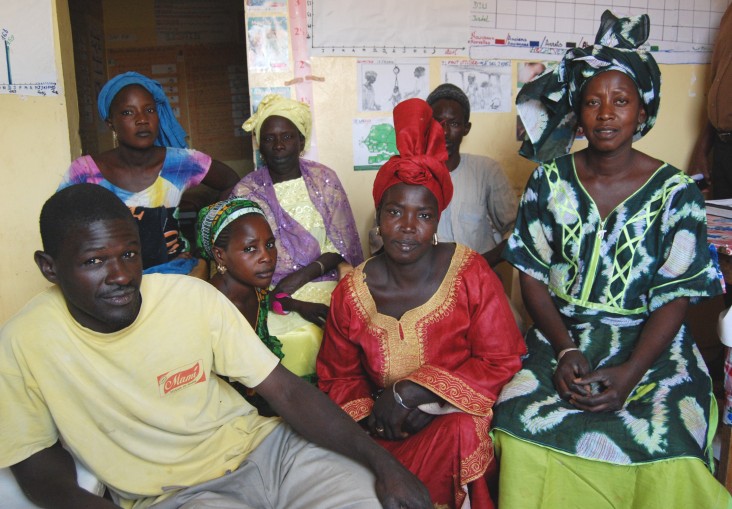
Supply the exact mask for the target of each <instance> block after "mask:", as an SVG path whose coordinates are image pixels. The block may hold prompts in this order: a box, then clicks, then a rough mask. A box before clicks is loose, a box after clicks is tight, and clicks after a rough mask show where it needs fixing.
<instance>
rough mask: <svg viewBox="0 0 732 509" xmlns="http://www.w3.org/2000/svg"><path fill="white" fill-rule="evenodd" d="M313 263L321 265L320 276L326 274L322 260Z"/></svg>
mask: <svg viewBox="0 0 732 509" xmlns="http://www.w3.org/2000/svg"><path fill="white" fill-rule="evenodd" d="M313 263H317V264H318V265H320V275H321V276H322V275H323V274H325V265H323V262H321V261H320V260H313Z"/></svg>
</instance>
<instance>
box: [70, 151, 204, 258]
mask: <svg viewBox="0 0 732 509" xmlns="http://www.w3.org/2000/svg"><path fill="white" fill-rule="evenodd" d="M210 167H211V157H210V156H208V155H206V154H204V153H203V152H198V151H196V150H191V149H181V148H167V149H166V151H165V160H164V161H163V167H162V169H161V170H160V174H159V175H158V178H157V179H156V180H155V182H154V183H153V184H152V185H151V186H150V187H148V188H147V189H143V190H142V191H138V192H133V191H128V190H126V189H122V188H121V187H117V186H116V185H114V184H113V183H111V182H110V181H108V180H107V179H105V178H104V176H103V175H102V172H101V171H100V170H99V168H98V167H97V165H96V163H95V162H94V159H92V157H91V156H82V157H80V158H78V159H76V160H74V161H73V162H72V163H71V166H70V167H69V169H68V170H67V172H66V175H64V177H63V180H62V181H61V184H60V185H59V186H58V189H57V190H58V191H60V190H61V189H63V188H65V187H68V186H71V185H74V184H82V183H89V184H98V185H100V186H102V187H105V188H106V189H109V190H110V191H112V192H113V193H114V194H116V195H117V196H118V197H119V199H121V200H122V201H123V202H125V205H127V206H128V207H129V208H130V210H131V211H132V215H134V216H135V219H137V224H138V226H139V228H140V240H141V242H142V266H143V267H144V268H145V269H147V268H149V267H153V266H155V265H160V264H163V263H166V262H168V261H170V260H173V259H174V258H176V257H177V256H178V255H179V254H180V253H183V252H188V251H190V247H189V244H188V241H187V240H186V239H185V237H183V236H182V235H181V233H180V226H179V223H178V204H180V199H181V196H183V192H184V191H185V190H186V189H189V188H191V187H194V186H197V185H198V184H200V183H201V181H202V180H203V178H204V177H205V176H206V173H208V169H209V168H210Z"/></svg>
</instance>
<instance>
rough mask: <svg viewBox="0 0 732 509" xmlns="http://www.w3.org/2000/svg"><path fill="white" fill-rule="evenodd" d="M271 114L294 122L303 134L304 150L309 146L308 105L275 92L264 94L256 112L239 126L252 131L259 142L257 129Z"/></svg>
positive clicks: (258, 129) (309, 116) (309, 117)
mask: <svg viewBox="0 0 732 509" xmlns="http://www.w3.org/2000/svg"><path fill="white" fill-rule="evenodd" d="M272 115H277V116H278V117H284V118H286V119H287V120H289V121H290V122H292V123H293V124H295V127H297V130H298V131H300V133H301V134H302V135H303V136H305V150H307V149H308V147H309V146H310V130H311V129H312V117H311V115H310V107H309V106H308V105H307V104H305V103H301V102H300V101H295V100H293V99H286V98H284V97H282V96H281V95H277V94H268V95H265V96H264V98H263V99H262V102H260V103H259V108H257V112H256V113H255V114H254V115H252V116H251V117H249V119H248V120H247V121H246V122H244V123H243V124H242V126H241V127H242V129H244V130H245V131H247V132H252V131H254V136H256V138H257V143H259V131H260V130H261V129H262V124H264V121H265V120H267V119H268V118H269V117H271V116H272Z"/></svg>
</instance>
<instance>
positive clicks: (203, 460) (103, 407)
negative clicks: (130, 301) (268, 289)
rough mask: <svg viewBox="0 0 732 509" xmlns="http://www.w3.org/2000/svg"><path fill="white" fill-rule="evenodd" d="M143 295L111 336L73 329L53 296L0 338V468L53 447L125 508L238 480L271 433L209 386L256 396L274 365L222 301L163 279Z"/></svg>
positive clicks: (273, 422) (146, 284) (194, 286)
mask: <svg viewBox="0 0 732 509" xmlns="http://www.w3.org/2000/svg"><path fill="white" fill-rule="evenodd" d="M141 292H142V296H143V299H142V307H141V309H140V313H139V315H138V317H137V319H136V320H135V322H134V323H132V324H131V325H130V326H129V327H127V328H125V329H123V330H121V331H119V332H116V333H112V334H100V333H97V332H94V331H92V330H90V329H87V328H84V327H82V326H80V325H79V324H78V323H77V322H76V321H75V320H74V319H73V318H72V317H71V315H70V314H69V312H68V310H67V308H66V304H65V301H64V299H63V295H62V294H61V291H60V289H59V288H58V287H53V288H50V289H49V290H47V291H46V292H44V293H42V294H40V295H38V296H37V297H36V298H34V299H33V300H31V302H30V303H28V305H26V307H25V308H24V309H23V310H21V311H20V312H19V313H18V314H17V315H16V316H14V317H13V318H12V319H11V320H10V321H9V322H8V323H7V324H6V325H5V326H3V328H2V329H0V416H2V417H1V418H0V467H5V466H9V465H14V464H16V463H18V462H20V461H22V460H24V459H26V458H27V457H29V456H31V455H32V454H34V453H36V452H38V451H41V450H43V449H44V448H47V447H49V446H51V445H53V444H54V443H55V442H56V441H57V440H58V439H59V438H62V439H63V441H64V443H65V445H66V447H67V448H68V449H69V450H70V451H71V452H72V453H73V454H74V456H75V457H77V458H78V459H79V460H80V461H81V462H82V463H84V464H85V465H86V466H87V468H88V469H89V470H90V471H91V472H93V473H94V474H95V475H96V476H97V477H98V478H99V479H100V480H101V481H102V482H104V483H105V484H106V485H108V486H110V487H111V488H112V489H114V490H115V491H116V492H118V493H119V494H121V495H122V496H123V497H124V498H129V499H136V498H137V499H140V498H145V497H158V496H160V495H162V494H163V493H167V494H169V492H170V490H171V488H172V489H176V488H180V487H185V486H191V485H195V484H199V483H201V482H204V481H207V480H210V479H213V478H216V477H219V476H221V475H223V474H224V473H226V472H227V471H230V470H235V469H236V468H237V467H238V466H239V464H240V463H241V462H242V461H243V460H244V459H245V458H246V457H247V455H248V454H249V453H250V452H251V451H252V450H253V449H254V448H255V447H257V445H259V444H260V443H261V442H262V440H263V439H264V438H265V437H266V436H267V435H268V434H269V433H270V432H271V431H272V429H273V428H274V427H275V426H277V425H278V423H279V422H280V421H279V419H270V418H265V417H260V416H259V415H258V414H257V412H256V410H255V409H254V408H253V407H252V406H251V405H249V404H248V403H247V402H246V401H244V399H243V398H242V397H241V396H239V394H238V393H237V392H236V391H235V390H234V389H232V388H231V387H230V386H229V385H228V384H227V383H226V382H224V381H223V380H222V379H221V378H219V377H218V376H216V373H218V374H220V375H225V376H230V377H233V378H235V379H237V380H239V381H240V382H242V383H243V384H245V385H247V386H250V387H251V386H256V385H258V384H259V383H261V382H262V381H263V380H264V379H265V378H266V377H267V376H268V375H269V374H270V373H271V372H272V370H273V369H274V368H275V366H276V365H277V362H278V359H277V357H276V356H274V355H273V354H272V353H271V352H270V351H269V350H268V349H267V347H266V346H264V344H263V343H262V342H261V341H260V340H259V338H258V337H257V334H256V333H255V332H254V331H253V330H252V328H251V327H250V326H249V324H248V322H247V321H246V319H244V317H243V316H242V315H241V313H239V311H238V310H237V309H236V308H235V307H234V306H233V305H232V304H231V303H230V302H229V301H228V300H227V299H226V297H225V296H224V295H223V294H221V293H220V292H219V291H217V290H216V289H215V288H214V287H212V286H211V285H209V284H208V283H206V282H203V281H200V280H198V279H196V278H191V277H187V276H175V275H169V274H166V275H163V274H152V275H146V276H144V277H143V281H142V287H141ZM153 501H154V499H147V500H138V501H137V503H136V504H135V505H136V507H142V506H147V505H149V504H150V503H152V502H153ZM125 505H127V506H130V505H132V503H131V502H129V503H126V504H125Z"/></svg>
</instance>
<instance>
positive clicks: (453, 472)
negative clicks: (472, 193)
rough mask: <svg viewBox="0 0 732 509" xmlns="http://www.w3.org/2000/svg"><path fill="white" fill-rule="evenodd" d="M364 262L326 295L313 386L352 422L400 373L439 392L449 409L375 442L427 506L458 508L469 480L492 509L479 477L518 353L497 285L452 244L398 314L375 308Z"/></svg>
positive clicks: (472, 256)
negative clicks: (426, 289)
mask: <svg viewBox="0 0 732 509" xmlns="http://www.w3.org/2000/svg"><path fill="white" fill-rule="evenodd" d="M366 263H368V261H366V262H365V263H364V264H361V265H360V266H359V267H357V268H356V269H355V270H354V271H353V272H352V273H351V274H349V275H348V276H346V278H344V279H343V281H341V283H340V284H339V285H338V287H337V288H336V289H335V291H334V293H333V298H332V303H331V308H330V316H329V317H328V322H327V325H326V330H325V337H324V339H323V345H322V347H321V350H320V354H319V356H318V362H317V374H318V378H319V385H320V388H321V389H322V390H323V391H325V392H326V393H327V394H328V395H329V396H330V397H331V399H333V400H334V401H335V402H336V403H338V404H339V405H340V406H341V407H343V409H344V410H345V411H346V412H348V414H349V415H351V417H353V418H354V419H355V420H357V421H360V420H361V419H363V418H365V417H367V416H368V415H369V414H370V413H371V408H372V407H373V402H374V400H373V397H372V394H374V393H376V392H377V391H378V390H379V389H383V388H384V387H389V386H390V385H391V384H393V383H394V382H395V381H396V380H399V379H402V378H406V379H408V380H411V381H413V382H415V383H417V384H419V385H421V386H423V387H426V388H428V389H429V390H430V391H432V392H433V393H435V394H437V395H439V396H440V397H441V398H443V399H444V400H445V402H446V403H445V405H444V406H443V407H442V408H441V411H442V412H450V411H452V413H446V414H445V415H440V416H438V417H437V418H436V419H435V420H434V421H432V423H430V424H429V426H427V427H426V428H424V429H423V430H421V431H420V432H419V433H417V434H415V435H413V436H411V437H409V438H407V439H405V440H402V441H387V440H380V439H377V441H378V442H379V443H380V444H381V445H383V446H384V447H385V448H387V449H388V450H389V451H391V452H392V453H393V454H394V455H395V456H396V457H397V458H398V459H399V460H400V461H401V462H402V463H403V464H404V465H405V466H407V467H408V468H409V469H410V470H411V471H412V472H414V473H415V474H416V475H417V476H418V477H419V478H420V479H421V480H422V482H424V483H425V485H426V486H427V488H428V489H429V490H430V494H431V496H432V500H433V502H434V503H435V504H442V505H446V506H448V507H461V505H462V503H463V501H464V499H465V494H466V492H465V489H464V487H465V486H466V485H469V486H468V487H469V488H470V500H471V505H472V506H473V507H493V505H492V502H491V501H490V497H489V495H488V489H487V486H486V483H485V480H484V475H485V473H486V472H487V471H488V470H489V467H490V468H491V469H493V468H495V467H494V466H493V463H494V462H493V444H492V442H491V440H490V438H489V436H488V431H489V427H490V423H491V419H492V417H493V410H492V407H493V404H494V402H495V400H496V398H497V397H498V394H499V392H500V390H501V388H502V387H503V385H504V384H505V383H506V382H508V381H509V380H510V379H511V377H512V376H513V375H514V373H516V372H517V371H518V370H519V369H520V367H521V360H520V356H521V355H522V354H523V353H525V351H526V349H525V346H524V341H523V339H522V337H521V334H520V332H519V330H518V328H517V327H516V323H515V321H514V318H513V315H512V314H511V310H510V308H509V306H508V302H507V300H506V298H505V294H504V293H503V287H502V286H501V283H500V281H499V280H498V278H497V277H496V275H495V274H494V273H493V271H492V270H491V269H490V268H489V267H488V264H487V263H486V262H485V260H484V259H483V258H482V257H481V256H480V255H478V254H477V253H475V252H474V251H472V250H470V249H468V248H466V247H464V246H461V245H457V246H456V248H455V253H454V255H453V257H452V261H451V263H450V268H449V269H448V271H447V274H446V275H445V278H444V280H443V281H442V283H441V285H440V287H439V288H438V290H437V291H436V292H435V294H434V295H433V296H432V297H431V298H430V299H429V300H428V301H427V302H426V303H425V304H423V305H421V306H419V307H417V308H415V309H412V310H409V311H407V312H406V313H404V315H403V316H402V317H401V319H400V320H397V319H396V318H393V317H391V316H387V315H382V314H380V313H378V311H377V310H376V303H375V302H374V300H373V298H372V297H371V293H370V292H369V288H368V281H366V278H365V274H364V270H363V269H364V267H365V265H366ZM430 413H434V412H430ZM476 481H479V482H476ZM471 483H472V484H471Z"/></svg>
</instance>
